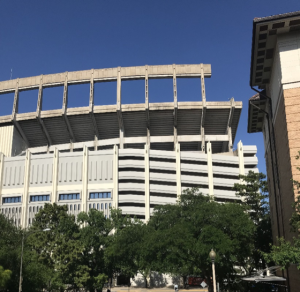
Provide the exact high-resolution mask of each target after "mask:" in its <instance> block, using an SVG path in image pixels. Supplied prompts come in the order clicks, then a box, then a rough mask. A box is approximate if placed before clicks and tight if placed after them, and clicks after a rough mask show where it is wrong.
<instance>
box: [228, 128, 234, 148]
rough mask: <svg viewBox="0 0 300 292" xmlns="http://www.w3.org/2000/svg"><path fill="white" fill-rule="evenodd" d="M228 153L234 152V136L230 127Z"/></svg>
mask: <svg viewBox="0 0 300 292" xmlns="http://www.w3.org/2000/svg"><path fill="white" fill-rule="evenodd" d="M227 132H228V152H232V151H233V146H232V135H231V127H228V130H227Z"/></svg>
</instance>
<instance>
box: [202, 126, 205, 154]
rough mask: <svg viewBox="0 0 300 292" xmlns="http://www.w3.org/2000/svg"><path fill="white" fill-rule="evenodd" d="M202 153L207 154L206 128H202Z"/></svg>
mask: <svg viewBox="0 0 300 292" xmlns="http://www.w3.org/2000/svg"><path fill="white" fill-rule="evenodd" d="M201 151H202V153H205V130H204V127H201Z"/></svg>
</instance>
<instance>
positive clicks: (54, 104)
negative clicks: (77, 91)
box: [42, 85, 64, 111]
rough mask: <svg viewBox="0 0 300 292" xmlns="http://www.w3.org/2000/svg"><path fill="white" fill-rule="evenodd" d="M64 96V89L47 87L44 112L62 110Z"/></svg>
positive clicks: (43, 102) (43, 103) (61, 87)
mask: <svg viewBox="0 0 300 292" xmlns="http://www.w3.org/2000/svg"><path fill="white" fill-rule="evenodd" d="M63 96H64V87H63V86H62V85H61V86H55V87H45V88H43V100H42V110H43V111H47V110H54V109H61V108H62V102H63Z"/></svg>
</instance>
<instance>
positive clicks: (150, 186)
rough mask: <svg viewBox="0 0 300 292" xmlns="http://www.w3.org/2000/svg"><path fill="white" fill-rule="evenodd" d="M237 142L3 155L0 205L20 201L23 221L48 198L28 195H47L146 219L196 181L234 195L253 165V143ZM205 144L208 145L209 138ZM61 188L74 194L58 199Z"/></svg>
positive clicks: (208, 191)
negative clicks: (193, 148)
mask: <svg viewBox="0 0 300 292" xmlns="http://www.w3.org/2000/svg"><path fill="white" fill-rule="evenodd" d="M238 146H239V151H238V152H235V153H233V152H229V153H224V154H223V155H222V154H211V152H209V151H208V152H207V153H202V152H200V151H199V152H194V153H191V152H181V151H180V148H179V144H178V145H177V148H176V149H177V150H176V151H161V150H149V147H147V146H146V147H145V149H144V150H139V149H119V150H118V149H117V147H114V149H111V150H100V151H89V150H88V149H87V148H86V147H85V148H84V150H83V151H81V152H68V153H59V152H58V151H57V150H56V151H55V152H54V153H51V154H35V155H33V154H30V152H29V151H28V150H27V151H26V155H25V156H18V157H3V155H2V158H1V157H0V194H1V205H0V206H1V209H2V212H4V213H5V212H9V208H14V207H21V208H22V216H23V217H22V218H23V219H22V220H23V221H21V222H20V224H22V225H23V226H28V224H31V223H32V219H33V218H34V215H35V213H36V212H37V211H38V209H39V208H41V207H42V206H43V205H44V203H47V202H43V201H38V202H36V201H33V202H32V201H31V200H30V196H33V195H49V201H48V202H51V203H54V202H55V203H58V204H60V205H62V204H67V205H68V212H69V213H70V214H74V215H77V214H78V212H79V211H88V210H89V209H90V208H96V209H99V210H102V211H103V212H104V214H105V215H107V216H109V206H110V205H109V204H111V206H112V207H119V208H120V209H121V210H122V211H123V213H125V214H129V215H131V216H137V217H138V218H140V219H143V220H146V221H148V220H149V218H150V216H151V214H152V213H153V211H154V207H155V206H157V205H161V204H166V203H170V204H174V203H176V200H177V199H178V197H179V196H180V195H181V193H182V192H183V191H184V190H185V189H187V188H191V187H199V190H200V192H202V193H203V194H205V195H212V196H214V197H215V199H216V200H217V201H224V200H235V199H236V196H235V193H234V191H232V187H233V185H234V183H237V182H239V179H238V175H239V174H245V173H247V172H248V171H249V170H253V171H255V172H257V171H258V169H257V168H256V165H257V157H256V156H255V154H256V146H243V145H242V143H241V142H240V143H239V144H238ZM207 148H208V149H211V145H210V143H208V145H207ZM243 148H244V149H245V155H246V156H245V157H244V151H243ZM249 155H250V156H249ZM1 173H2V175H1ZM93 192H109V193H111V198H105V199H104V198H102V199H99V198H98V199H95V198H94V199H92V198H90V193H93ZM62 194H79V195H78V196H79V197H78V198H76V199H68V200H60V197H59V196H60V195H62ZM12 196H21V198H22V201H21V202H19V203H9V204H8V203H5V204H3V203H2V199H3V198H5V197H12ZM102 204H103V205H102ZM105 204H106V208H105ZM33 207H34V208H33ZM101 207H102V208H101ZM6 210H7V211H6ZM18 219H19V217H18Z"/></svg>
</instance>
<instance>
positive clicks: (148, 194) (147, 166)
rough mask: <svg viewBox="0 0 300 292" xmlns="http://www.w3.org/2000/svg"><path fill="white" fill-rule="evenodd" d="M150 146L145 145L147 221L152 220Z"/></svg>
mask: <svg viewBox="0 0 300 292" xmlns="http://www.w3.org/2000/svg"><path fill="white" fill-rule="evenodd" d="M149 148H150V147H149V145H148V144H145V148H144V156H145V221H146V222H148V221H149V219H150V164H149Z"/></svg>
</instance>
